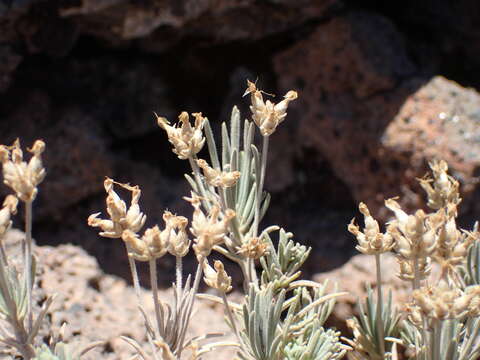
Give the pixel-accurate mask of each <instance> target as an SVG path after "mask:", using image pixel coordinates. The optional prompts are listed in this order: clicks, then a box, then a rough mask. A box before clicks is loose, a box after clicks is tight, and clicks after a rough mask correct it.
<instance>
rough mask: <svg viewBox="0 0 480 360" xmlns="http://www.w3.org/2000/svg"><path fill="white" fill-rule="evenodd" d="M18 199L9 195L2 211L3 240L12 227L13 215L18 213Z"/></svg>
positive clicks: (0, 234) (0, 232)
mask: <svg viewBox="0 0 480 360" xmlns="http://www.w3.org/2000/svg"><path fill="white" fill-rule="evenodd" d="M17 205H18V199H17V197H16V196H14V195H7V197H6V198H5V200H4V201H3V208H2V209H1V210H0V238H2V237H3V236H4V235H5V233H6V232H7V231H8V230H9V229H10V227H11V226H12V220H11V217H12V215H15V214H16V213H17Z"/></svg>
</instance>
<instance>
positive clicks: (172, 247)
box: [163, 211, 191, 257]
mask: <svg viewBox="0 0 480 360" xmlns="http://www.w3.org/2000/svg"><path fill="white" fill-rule="evenodd" d="M163 220H164V221H165V225H166V226H165V231H168V239H169V242H168V252H169V253H170V254H172V255H173V256H177V257H184V256H185V255H187V253H188V250H189V249H190V242H191V241H190V240H189V239H188V235H187V230H186V229H187V224H188V220H187V218H186V217H184V216H175V215H173V214H172V213H171V212H170V211H165V212H164V213H163Z"/></svg>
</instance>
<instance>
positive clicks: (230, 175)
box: [197, 159, 240, 188]
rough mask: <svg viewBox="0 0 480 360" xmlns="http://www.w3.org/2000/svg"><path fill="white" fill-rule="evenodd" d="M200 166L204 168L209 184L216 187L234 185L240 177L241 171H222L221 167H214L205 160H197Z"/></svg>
mask: <svg viewBox="0 0 480 360" xmlns="http://www.w3.org/2000/svg"><path fill="white" fill-rule="evenodd" d="M197 164H198V166H199V167H200V168H201V169H202V170H203V175H204V176H205V180H207V183H208V184H209V185H212V186H215V187H225V188H227V187H232V186H234V185H235V184H236V183H237V181H238V179H239V178H240V171H221V170H219V169H213V168H211V167H210V166H208V163H207V162H206V161H205V160H203V159H199V160H197Z"/></svg>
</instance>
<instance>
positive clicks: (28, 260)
mask: <svg viewBox="0 0 480 360" xmlns="http://www.w3.org/2000/svg"><path fill="white" fill-rule="evenodd" d="M24 264H25V267H24V269H23V270H24V279H26V281H27V331H28V332H29V333H30V331H32V326H33V314H32V286H33V284H32V281H33V280H32V202H31V201H25V260H24Z"/></svg>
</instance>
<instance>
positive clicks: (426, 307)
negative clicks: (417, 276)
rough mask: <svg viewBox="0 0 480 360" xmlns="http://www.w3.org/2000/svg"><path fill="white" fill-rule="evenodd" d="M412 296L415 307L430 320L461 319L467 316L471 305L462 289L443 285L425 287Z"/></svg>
mask: <svg viewBox="0 0 480 360" xmlns="http://www.w3.org/2000/svg"><path fill="white" fill-rule="evenodd" d="M412 295H413V300H414V302H415V305H417V306H418V307H419V309H420V312H421V313H422V314H423V315H424V316H425V317H426V318H427V319H429V320H446V319H456V318H460V317H462V316H464V315H465V314H466V312H467V311H468V305H469V303H470V302H469V300H468V299H466V298H465V297H464V296H465V295H464V293H463V292H462V291H461V290H460V289H455V288H454V289H451V288H448V287H447V286H444V285H443V284H440V285H439V286H435V287H423V288H421V289H418V290H415V291H414V292H413V294H412ZM473 297H474V296H472V298H473Z"/></svg>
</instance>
